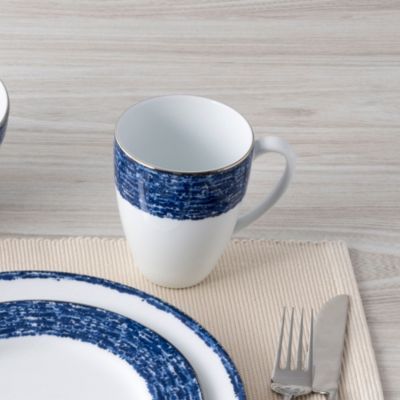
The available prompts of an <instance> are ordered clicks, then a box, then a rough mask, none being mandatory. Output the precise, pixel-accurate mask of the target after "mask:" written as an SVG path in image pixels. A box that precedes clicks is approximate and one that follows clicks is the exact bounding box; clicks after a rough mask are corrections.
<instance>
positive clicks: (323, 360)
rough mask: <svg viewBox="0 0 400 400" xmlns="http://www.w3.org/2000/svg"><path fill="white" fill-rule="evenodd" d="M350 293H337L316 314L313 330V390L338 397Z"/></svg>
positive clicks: (332, 398)
mask: <svg viewBox="0 0 400 400" xmlns="http://www.w3.org/2000/svg"><path fill="white" fill-rule="evenodd" d="M348 307H349V297H348V296H346V295H340V296H336V297H334V298H333V299H331V300H329V301H328V302H327V303H325V304H324V305H323V306H322V308H321V311H320V312H319V314H318V317H317V321H316V324H315V330H314V332H315V334H314V361H313V364H314V365H313V367H314V378H313V383H312V390H313V392H317V393H323V394H327V395H328V400H335V399H337V390H338V384H339V376H340V366H341V360H342V353H343V343H344V336H345V331H346V321H347V310H348Z"/></svg>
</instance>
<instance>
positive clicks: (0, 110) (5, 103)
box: [0, 80, 10, 144]
mask: <svg viewBox="0 0 400 400" xmlns="http://www.w3.org/2000/svg"><path fill="white" fill-rule="evenodd" d="M9 109H10V104H9V99H8V94H7V90H6V87H5V86H4V84H3V82H2V81H1V80H0V144H1V142H2V141H3V139H4V135H5V133H6V129H7V120H8V113H9Z"/></svg>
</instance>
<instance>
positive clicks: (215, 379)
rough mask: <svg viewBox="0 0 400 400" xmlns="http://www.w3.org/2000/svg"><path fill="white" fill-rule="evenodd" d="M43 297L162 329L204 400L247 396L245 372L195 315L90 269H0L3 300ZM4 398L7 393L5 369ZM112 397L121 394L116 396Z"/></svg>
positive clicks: (236, 399)
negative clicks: (78, 271) (187, 366)
mask: <svg viewBox="0 0 400 400" xmlns="http://www.w3.org/2000/svg"><path fill="white" fill-rule="evenodd" d="M42 299H47V300H52V301H57V302H73V303H79V304H84V305H88V306H92V307H96V308H101V309H105V310H108V311H111V312H114V313H117V314H120V315H121V316H124V317H127V318H129V319H130V320H132V321H135V322H137V323H139V324H141V325H143V326H144V327H146V328H149V329H150V330H152V331H153V332H155V333H157V334H158V335H160V336H161V337H162V338H164V339H165V340H167V341H168V342H169V343H170V344H171V345H172V346H173V347H175V348H176V349H177V350H178V351H179V352H180V353H181V354H182V356H183V357H184V359H186V360H187V361H188V362H189V364H190V365H191V367H192V368H193V370H194V373H195V375H196V377H197V380H198V382H199V385H200V391H201V395H202V399H203V400H221V399H223V400H245V399H246V395H245V390H244V387H243V383H242V380H241V377H240V375H239V373H238V371H237V369H236V367H235V365H234V363H233V361H232V359H231V358H230V356H229V355H228V354H227V352H226V351H225V350H224V348H223V347H222V346H221V345H220V344H219V343H218V341H217V340H216V339H215V338H214V337H213V336H212V335H211V334H210V333H209V332H207V331H206V330H205V329H204V328H203V327H202V326H201V325H200V324H199V323H197V322H196V321H195V320H193V319H192V318H191V317H189V316H188V315H186V314H185V313H183V312H182V311H180V310H178V309H177V308H175V307H174V306H172V305H170V304H168V303H166V302H164V301H162V300H160V299H158V298H156V297H154V296H152V295H149V294H147V293H144V292H142V291H140V290H137V289H135V288H132V287H129V286H126V285H122V284H119V283H116V282H112V281H109V280H105V279H101V278H96V277H92V276H87V275H79V274H70V273H64V272H47V271H15V272H3V273H0V302H13V301H20V300H42ZM0 361H1V356H0ZM82 379H83V378H82ZM91 397H93V396H91ZM110 397H111V396H110ZM0 398H2V399H3V397H2V396H1V371H0ZM93 398H94V397H93ZM163 398H164V399H165V400H169V399H171V400H172V399H175V397H163ZM178 398H179V399H183V400H184V399H186V398H188V399H189V398H190V397H177V399H178ZM7 400H8V399H7ZM13 400H14V399H13ZM57 400H58V399H57ZM113 400H117V397H115V396H113ZM118 400H119V399H118Z"/></svg>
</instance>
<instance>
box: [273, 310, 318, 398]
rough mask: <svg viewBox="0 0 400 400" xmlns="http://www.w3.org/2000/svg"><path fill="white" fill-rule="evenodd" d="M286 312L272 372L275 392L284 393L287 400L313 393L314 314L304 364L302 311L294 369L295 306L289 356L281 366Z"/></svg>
mask: <svg viewBox="0 0 400 400" xmlns="http://www.w3.org/2000/svg"><path fill="white" fill-rule="evenodd" d="M285 314H286V310H285V309H284V310H283V316H282V323H281V332H280V336H279V345H278V351H277V354H276V359H275V366H274V370H273V372H272V379H271V380H272V384H271V388H272V390H273V391H274V392H276V393H279V394H281V395H283V397H284V399H285V400H290V399H294V398H295V397H298V396H303V395H305V394H308V393H311V391H312V360H313V355H312V354H313V325H314V323H313V314H312V313H311V324H310V339H309V349H308V357H307V363H305V362H304V365H303V324H304V318H303V317H304V311H303V310H302V312H301V319H300V330H299V338H298V346H297V360H296V361H295V362H296V366H295V368H294V369H292V368H291V363H292V338H293V319H294V308H293V309H292V312H291V317H290V328H289V338H288V346H287V356H286V361H285V365H284V367H283V368H282V367H281V356H282V346H283V336H284V330H285Z"/></svg>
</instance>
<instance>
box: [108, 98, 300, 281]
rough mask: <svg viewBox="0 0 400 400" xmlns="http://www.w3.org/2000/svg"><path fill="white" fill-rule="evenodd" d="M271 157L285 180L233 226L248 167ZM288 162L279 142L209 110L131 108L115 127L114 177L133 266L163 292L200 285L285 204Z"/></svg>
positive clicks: (179, 102)
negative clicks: (234, 245)
mask: <svg viewBox="0 0 400 400" xmlns="http://www.w3.org/2000/svg"><path fill="white" fill-rule="evenodd" d="M268 152H275V153H279V154H281V155H283V156H284V158H285V159H286V167H285V170H284V172H283V175H282V176H281V178H280V180H279V181H278V183H277V184H276V186H275V188H274V189H273V190H272V192H271V193H270V194H269V195H268V196H267V197H266V198H265V199H264V201H262V203H261V204H259V205H258V206H257V207H256V208H255V209H254V210H252V211H250V212H249V213H247V214H245V215H243V216H239V208H240V205H241V202H242V200H243V198H244V195H245V193H246V188H247V182H248V179H249V174H250V169H251V163H252V161H253V158H255V157H258V156H259V155H261V154H265V153H268ZM295 158H296V157H295V154H294V153H293V151H292V150H291V148H290V146H289V145H288V143H287V142H286V141H284V140H283V139H280V138H278V137H264V138H261V139H258V140H255V139H254V135H253V131H252V128H251V126H250V125H249V123H248V122H247V120H246V119H245V118H244V117H243V116H241V115H240V114H239V113H238V112H237V111H235V110H234V109H232V108H230V107H228V106H227V105H225V104H222V103H220V102H217V101H215V100H211V99H207V98H204V97H198V96H190V95H171V96H161V97H156V98H152V99H149V100H145V101H143V102H141V103H138V104H136V105H134V106H132V107H130V108H129V109H128V110H127V111H125V112H124V113H123V115H122V116H121V117H120V119H119V121H118V123H117V126H116V132H115V140H114V168H115V186H116V192H117V202H118V208H119V212H120V217H121V221H122V225H123V229H124V232H125V235H126V237H127V240H128V243H129V246H130V248H131V251H132V254H133V259H134V263H135V265H136V266H137V267H138V268H139V269H140V270H141V272H142V273H143V274H144V276H145V277H146V278H148V279H149V280H150V281H152V282H154V283H156V284H158V285H161V286H166V287H170V288H184V287H189V286H193V285H195V284H197V283H199V282H200V281H202V280H203V279H204V278H205V277H206V276H207V275H208V274H209V273H210V272H211V270H212V269H213V267H214V266H215V264H216V263H217V261H218V259H219V257H220V256H221V254H222V253H223V251H224V248H225V246H226V245H227V244H228V242H229V240H230V238H231V236H232V234H233V233H236V232H238V231H240V230H241V229H243V228H244V227H246V226H247V225H249V224H251V223H252V222H253V221H255V220H256V219H257V218H259V217H260V216H261V215H262V214H264V213H265V212H266V211H267V210H268V209H269V208H270V207H272V205H273V204H275V202H276V201H277V200H278V199H279V198H280V197H281V196H282V194H283V193H284V192H285V190H286V188H287V186H288V184H289V182H290V180H291V178H292V175H293V171H294V168H295Z"/></svg>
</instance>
